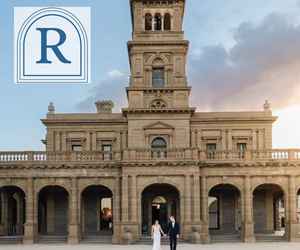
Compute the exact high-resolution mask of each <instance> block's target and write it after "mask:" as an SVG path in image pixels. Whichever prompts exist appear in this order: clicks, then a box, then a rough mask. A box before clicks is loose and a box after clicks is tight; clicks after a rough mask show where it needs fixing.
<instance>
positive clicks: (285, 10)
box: [0, 0, 300, 151]
mask: <svg viewBox="0 0 300 250" xmlns="http://www.w3.org/2000/svg"><path fill="white" fill-rule="evenodd" d="M128 2H129V1H128V0H110V1H103V0H64V1H62V0H0V84H1V85H0V150H1V151H17V150H43V149H44V147H43V145H42V143H41V140H42V139H44V137H45V132H46V131H45V127H44V126H43V124H42V123H41V121H40V119H42V118H44V117H45V115H46V113H47V106H48V104H49V102H54V104H55V107H56V111H57V112H59V113H69V112H71V113H78V112H95V107H94V104H93V103H94V102H95V100H99V99H112V100H113V101H114V102H115V104H116V105H115V106H116V107H115V110H114V111H115V112H119V111H120V108H121V107H124V106H126V104H127V100H126V94H125V87H126V86H127V85H128V76H129V65H128V55H127V47H126V42H127V41H128V40H130V39H131V19H130V9H129V3H128ZM186 2H187V3H186V13H185V19H184V30H185V38H186V39H188V40H190V43H191V45H190V50H189V58H188V80H189V85H191V86H192V88H193V91H192V96H191V106H195V107H197V110H198V111H244V110H245V111H248V110H254V111H255V110H262V107H263V104H264V102H265V100H266V99H268V100H269V102H270V103H271V104H272V109H273V113H274V115H276V116H278V117H279V119H278V120H277V122H276V123H275V124H274V129H273V146H274V147H276V148H300V129H299V128H300V70H299V69H300V49H299V48H300V15H299V14H300V1H299V0H284V1H281V0H267V1H261V0H251V1H240V0H226V1H220V0H201V1H199V0H187V1H186ZM15 6H90V7H91V10H92V81H91V83H90V84H89V85H76V84H74V85H67V86H66V85H45V84H43V85H42V84H34V85H16V84H15V83H14V79H13V7H15Z"/></svg>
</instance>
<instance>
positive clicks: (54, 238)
mask: <svg viewBox="0 0 300 250" xmlns="http://www.w3.org/2000/svg"><path fill="white" fill-rule="evenodd" d="M67 241H68V236H64V235H40V236H39V240H38V242H39V243H40V244H60V243H66V242H67Z"/></svg>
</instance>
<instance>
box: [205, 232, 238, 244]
mask: <svg viewBox="0 0 300 250" xmlns="http://www.w3.org/2000/svg"><path fill="white" fill-rule="evenodd" d="M210 240H211V242H212V243H223V242H225V243H227V242H228V243H232V242H241V236H240V235H239V234H224V235H222V234H220V235H210Z"/></svg>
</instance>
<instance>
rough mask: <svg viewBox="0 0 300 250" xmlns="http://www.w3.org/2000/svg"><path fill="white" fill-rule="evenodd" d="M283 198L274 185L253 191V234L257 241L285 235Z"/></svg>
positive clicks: (259, 187)
mask: <svg viewBox="0 0 300 250" xmlns="http://www.w3.org/2000/svg"><path fill="white" fill-rule="evenodd" d="M284 199H285V196H284V192H283V190H282V188H281V187H280V186H278V185H276V184H263V185H260V186H258V187H256V188H255V190H254V191H253V219H254V233H255V235H256V239H257V240H265V239H269V238H280V237H281V238H282V239H283V237H284V235H285V218H286V214H285V212H286V211H285V200H284Z"/></svg>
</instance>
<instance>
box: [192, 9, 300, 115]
mask: <svg viewBox="0 0 300 250" xmlns="http://www.w3.org/2000/svg"><path fill="white" fill-rule="evenodd" d="M233 35H234V39H235V45H234V46H233V47H232V48H230V49H229V50H226V49H225V48H224V46H222V45H216V46H208V47H204V48H202V49H201V53H199V54H198V55H197V54H195V55H194V56H193V57H192V59H191V61H190V63H189V64H190V65H189V67H190V83H191V85H192V87H193V91H192V103H193V105H194V106H198V107H199V109H200V110H235V109H249V110H253V109H257V108H260V107H262V104H263V103H264V100H265V99H269V100H270V101H271V102H272V103H273V107H274V108H282V107H285V106H288V105H291V104H295V103H300V98H299V97H300V96H299V95H300V26H299V25H295V24H292V23H289V21H288V19H287V18H286V17H285V16H283V15H279V14H274V13H273V14H271V15H269V16H267V17H266V18H265V19H264V20H263V21H262V22H261V23H260V24H259V25H256V26H255V25H253V24H251V23H242V24H241V25H239V27H238V28H237V29H235V30H234V34H233Z"/></svg>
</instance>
